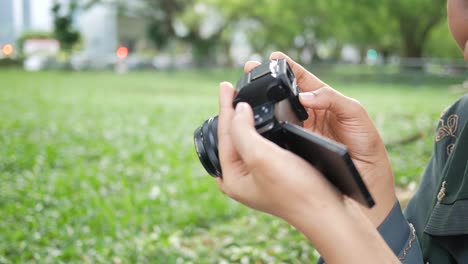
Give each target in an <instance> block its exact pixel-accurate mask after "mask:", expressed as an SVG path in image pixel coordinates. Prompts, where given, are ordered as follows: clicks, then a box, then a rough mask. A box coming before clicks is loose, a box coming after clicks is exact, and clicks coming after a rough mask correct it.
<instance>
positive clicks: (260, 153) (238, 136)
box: [231, 103, 274, 170]
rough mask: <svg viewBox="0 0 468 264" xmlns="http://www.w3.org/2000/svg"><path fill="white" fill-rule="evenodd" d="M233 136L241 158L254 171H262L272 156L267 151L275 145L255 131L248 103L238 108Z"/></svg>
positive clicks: (233, 121)
mask: <svg viewBox="0 0 468 264" xmlns="http://www.w3.org/2000/svg"><path fill="white" fill-rule="evenodd" d="M231 136H232V142H233V144H234V146H235V148H236V150H237V153H238V154H239V156H240V158H241V159H242V161H243V162H244V163H245V164H246V165H247V167H248V168H250V169H252V170H254V169H261V167H262V164H264V163H265V161H266V159H267V158H268V157H269V155H272V154H271V153H269V154H266V152H267V151H265V150H266V149H269V148H268V147H267V146H268V145H269V144H273V143H272V142H271V141H267V140H266V139H264V138H263V137H262V136H261V135H260V134H258V133H257V131H256V130H255V126H254V117H253V111H252V108H251V107H250V105H249V104H247V103H238V104H237V106H236V114H235V116H234V118H233V120H232V134H231ZM273 145H274V144H273ZM270 150H271V149H270Z"/></svg>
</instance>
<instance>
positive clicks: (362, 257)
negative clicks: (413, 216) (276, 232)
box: [216, 83, 399, 263]
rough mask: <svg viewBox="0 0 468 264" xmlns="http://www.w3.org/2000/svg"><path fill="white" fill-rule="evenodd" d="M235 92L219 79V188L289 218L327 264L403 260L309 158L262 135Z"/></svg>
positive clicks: (249, 110)
mask: <svg viewBox="0 0 468 264" xmlns="http://www.w3.org/2000/svg"><path fill="white" fill-rule="evenodd" d="M233 97H234V90H233V88H232V86H231V85H230V84H228V83H223V84H221V89H220V113H219V119H218V120H219V121H218V122H219V123H218V138H219V141H218V142H219V157H220V161H221V167H222V168H223V177H222V178H217V179H216V180H217V183H218V185H219V187H220V189H221V190H222V191H223V192H224V193H225V194H227V195H228V196H230V197H231V198H233V199H235V200H237V201H238V202H240V203H243V204H244V205H246V206H248V207H251V208H253V209H256V210H259V211H263V212H266V213H269V214H272V215H275V216H278V217H280V218H283V219H284V220H286V221H287V222H289V223H290V224H291V225H293V226H294V227H296V228H297V229H298V230H299V231H300V232H302V233H303V234H304V235H305V236H306V237H307V238H308V239H309V240H310V241H311V242H312V243H313V244H314V245H315V247H316V248H317V249H318V250H319V252H320V253H321V254H322V255H323V256H324V257H325V258H326V259H327V260H328V262H329V263H399V262H398V259H397V258H396V257H395V255H394V254H393V253H392V251H391V250H390V249H389V247H388V246H387V245H386V244H385V241H384V240H383V239H382V238H381V237H380V236H379V234H378V232H377V231H376V230H375V228H374V226H373V224H372V223H371V222H370V221H369V219H368V218H367V217H366V216H365V215H364V214H363V213H362V212H361V209H360V207H359V206H358V205H357V204H356V203H355V202H354V201H353V200H350V199H348V198H346V197H344V196H343V195H342V194H341V193H339V192H338V191H337V190H336V188H334V186H332V185H331V184H330V183H329V182H328V181H327V180H326V179H325V178H324V177H323V176H322V175H321V174H320V173H319V172H318V171H317V170H315V169H314V168H313V167H311V166H310V165H309V164H308V163H307V162H306V161H304V160H302V159H301V158H299V157H298V156H296V155H294V154H292V153H290V152H289V151H287V150H284V149H282V148H280V147H279V146H277V145H276V144H274V143H273V142H271V141H268V140H266V139H265V138H263V137H262V136H261V135H259V134H258V133H257V132H256V130H255V128H254V124H253V113H252V109H251V108H250V106H249V105H248V104H245V103H239V104H238V105H237V108H236V111H234V109H233V108H232V100H233ZM252 146H254V147H252ZM291 168H294V173H291Z"/></svg>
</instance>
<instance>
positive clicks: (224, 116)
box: [218, 82, 235, 167]
mask: <svg viewBox="0 0 468 264" xmlns="http://www.w3.org/2000/svg"><path fill="white" fill-rule="evenodd" d="M233 99H234V88H233V86H232V84H231V83H228V82H222V83H221V84H220V86H219V116H218V143H219V144H218V145H219V159H220V162H221V167H222V166H223V164H224V163H229V162H231V161H232V160H234V159H235V157H234V156H233V154H232V152H233V151H232V143H231V139H230V128H231V120H232V117H233V116H234V108H233V107H232V101H233Z"/></svg>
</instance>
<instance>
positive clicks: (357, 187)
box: [194, 59, 374, 207]
mask: <svg viewBox="0 0 468 264" xmlns="http://www.w3.org/2000/svg"><path fill="white" fill-rule="evenodd" d="M299 92H300V88H299V87H298V86H297V83H296V78H295V76H294V73H293V71H292V69H291V67H290V66H289V64H288V62H287V61H286V60H284V59H279V60H271V61H269V63H264V64H261V65H259V66H257V67H256V68H254V69H253V70H252V71H250V72H248V73H245V74H244V75H243V76H242V78H241V79H240V80H239V81H238V82H237V85H236V93H237V94H236V96H235V98H234V102H233V104H234V107H235V106H236V105H237V103H239V102H246V103H248V104H249V105H250V106H251V107H252V109H253V113H254V119H255V128H256V130H257V132H258V133H259V134H261V135H262V136H263V137H265V138H267V139H268V140H270V141H272V142H274V143H276V144H277V145H278V146H280V147H282V148H284V149H287V150H289V151H291V152H292V153H294V154H296V155H298V156H300V157H301V158H303V159H304V160H306V161H307V162H309V163H310V164H311V165H312V166H314V167H315V168H316V169H318V170H319V171H320V172H321V173H322V174H323V175H324V176H325V177H326V178H327V179H328V180H329V181H330V182H331V183H332V184H334V185H335V186H336V187H337V188H338V189H339V190H340V191H341V192H342V193H344V194H346V195H348V196H350V197H352V198H354V199H355V200H357V201H358V202H361V203H362V204H364V205H366V206H368V207H372V206H373V205H374V200H373V199H372V197H371V195H370V193H369V191H368V190H367V188H366V186H365V184H364V182H363V181H362V179H361V177H360V175H359V172H358V171H357V169H356V167H355V166H354V163H353V161H352V159H351V157H350V156H349V155H348V152H347V149H346V147H345V146H343V145H341V144H339V143H337V142H334V141H331V140H329V139H327V138H324V137H322V136H320V135H317V134H314V133H311V132H309V131H306V130H304V129H303V128H302V125H303V121H304V120H306V119H307V118H308V114H307V111H306V109H305V108H304V107H303V106H302V104H301V103H300V102H299V97H298V96H299ZM194 143H195V148H196V152H197V155H198V157H199V159H200V162H201V163H202V165H203V167H204V168H205V169H206V171H207V172H208V173H209V174H210V175H211V176H213V177H221V176H222V170H221V165H220V162H219V156H218V117H217V116H215V117H212V118H210V119H208V120H206V121H205V122H204V123H203V125H202V126H200V127H198V128H197V129H196V130H195V133H194ZM252 148H255V146H252Z"/></svg>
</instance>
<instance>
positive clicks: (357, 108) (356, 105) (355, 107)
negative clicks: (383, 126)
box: [348, 97, 364, 113]
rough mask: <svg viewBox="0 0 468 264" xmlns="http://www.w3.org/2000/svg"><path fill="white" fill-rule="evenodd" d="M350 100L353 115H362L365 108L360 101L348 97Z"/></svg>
mask: <svg viewBox="0 0 468 264" xmlns="http://www.w3.org/2000/svg"><path fill="white" fill-rule="evenodd" d="M348 100H349V105H350V107H349V108H350V110H351V111H352V112H353V113H360V112H363V111H364V107H363V106H362V104H361V102H360V101H359V100H357V99H354V98H350V97H348Z"/></svg>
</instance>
